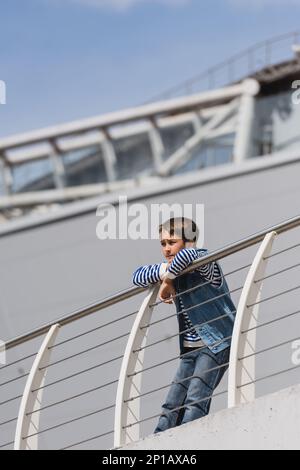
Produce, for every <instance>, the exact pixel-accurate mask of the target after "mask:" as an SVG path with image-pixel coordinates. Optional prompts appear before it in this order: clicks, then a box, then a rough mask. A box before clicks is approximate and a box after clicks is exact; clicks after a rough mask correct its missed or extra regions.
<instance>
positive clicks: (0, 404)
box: [0, 395, 23, 406]
mask: <svg viewBox="0 0 300 470" xmlns="http://www.w3.org/2000/svg"><path fill="white" fill-rule="evenodd" d="M22 396H23V395H18V396H17V397H13V398H8V399H7V400H4V401H1V402H0V406H2V405H6V403H9V402H11V401H14V400H18V399H19V398H22Z"/></svg>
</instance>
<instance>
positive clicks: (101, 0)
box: [68, 0, 191, 11]
mask: <svg viewBox="0 0 300 470" xmlns="http://www.w3.org/2000/svg"><path fill="white" fill-rule="evenodd" d="M68 1H69V2H73V3H80V4H81V5H84V6H92V7H98V8H106V9H114V10H118V11H122V10H128V9H129V8H131V7H133V6H136V5H141V4H142V3H158V4H159V3H160V4H162V5H167V6H170V7H176V6H180V5H186V4H188V3H190V1H191V0H68Z"/></svg>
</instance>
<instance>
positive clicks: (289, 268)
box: [254, 263, 300, 284]
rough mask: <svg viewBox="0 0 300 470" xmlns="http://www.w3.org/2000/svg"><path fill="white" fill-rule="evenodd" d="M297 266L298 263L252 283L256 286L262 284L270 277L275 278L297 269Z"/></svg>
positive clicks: (299, 264)
mask: <svg viewBox="0 0 300 470" xmlns="http://www.w3.org/2000/svg"><path fill="white" fill-rule="evenodd" d="M298 266H300V263H297V264H293V265H292V266H289V267H288V268H285V269H281V270H280V271H276V273H272V274H269V275H268V276H265V277H262V278H261V279H257V280H256V281H254V283H255V284H256V283H258V282H262V281H264V280H265V279H269V278H270V277H274V276H277V275H278V274H282V273H285V272H287V271H290V270H291V269H294V268H297V267H298Z"/></svg>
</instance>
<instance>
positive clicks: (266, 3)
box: [227, 0, 300, 8]
mask: <svg viewBox="0 0 300 470" xmlns="http://www.w3.org/2000/svg"><path fill="white" fill-rule="evenodd" d="M227 1H228V2H229V3H230V4H231V5H234V6H237V7H255V8H266V7H275V6H285V7H287V8H288V7H290V6H300V0H227Z"/></svg>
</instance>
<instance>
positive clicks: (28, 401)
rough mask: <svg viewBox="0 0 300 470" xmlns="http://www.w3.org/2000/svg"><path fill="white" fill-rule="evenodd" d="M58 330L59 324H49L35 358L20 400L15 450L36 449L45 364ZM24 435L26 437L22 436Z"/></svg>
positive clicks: (45, 373) (48, 358) (46, 364)
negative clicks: (49, 326) (47, 331)
mask: <svg viewBox="0 0 300 470" xmlns="http://www.w3.org/2000/svg"><path fill="white" fill-rule="evenodd" d="M58 331H59V325H53V326H51V328H50V330H49V333H48V334H47V335H46V337H45V339H44V341H43V344H42V346H41V348H40V350H39V352H38V354H37V356H36V358H35V361H34V363H33V365H32V368H31V371H30V374H29V376H28V379H27V382H26V386H25V389H24V393H23V398H22V401H21V406H20V410H19V416H18V421H17V428H16V436H15V445H14V449H15V450H37V449H38V434H36V433H38V430H39V421H40V411H39V408H40V407H41V404H42V398H43V391H44V390H43V388H41V387H43V385H44V383H45V380H46V375H47V366H48V364H49V361H50V356H51V349H50V348H51V346H52V345H53V344H54V342H55V339H56V336H57V334H58ZM25 436H26V439H25V438H24V437H25Z"/></svg>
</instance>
